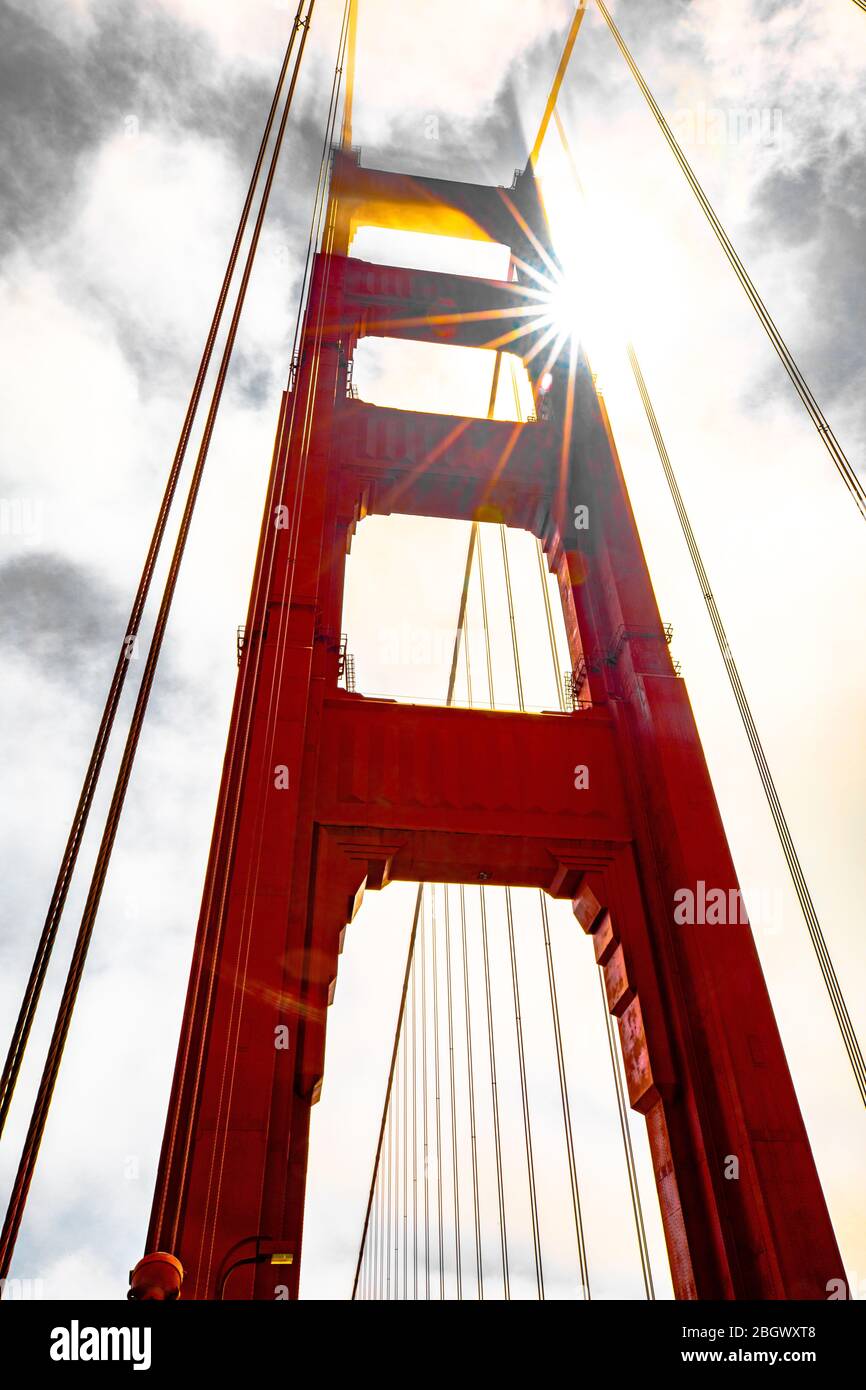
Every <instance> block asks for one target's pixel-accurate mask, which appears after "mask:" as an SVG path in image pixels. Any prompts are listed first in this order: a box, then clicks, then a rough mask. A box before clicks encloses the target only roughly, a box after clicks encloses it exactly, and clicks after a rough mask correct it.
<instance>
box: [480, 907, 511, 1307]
mask: <svg viewBox="0 0 866 1390" xmlns="http://www.w3.org/2000/svg"><path fill="white" fill-rule="evenodd" d="M478 896H479V899H480V903H481V946H482V950H483V952H484V997H485V1002H486V1005H487V1046H488V1051H489V1053H490V1092H491V1097H492V1102H493V1144H494V1154H495V1159H496V1197H497V1202H498V1205H499V1246H500V1253H501V1255H502V1296H503V1298H505V1299H506V1300H508V1299H510V1298H511V1280H510V1277H509V1270H508V1231H507V1227H506V1221H505V1186H504V1183H503V1178H502V1134H501V1130H500V1125H499V1092H498V1090H497V1086H496V1043H495V1041H494V1036H493V999H492V995H491V989H490V953H489V950H488V943H487V902H486V899H485V896H484V888H483V887H481V888H479V890H478Z"/></svg>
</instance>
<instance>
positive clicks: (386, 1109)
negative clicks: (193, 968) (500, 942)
mask: <svg viewBox="0 0 866 1390" xmlns="http://www.w3.org/2000/svg"><path fill="white" fill-rule="evenodd" d="M423 891H424V886H423V884H419V885H418V891H417V893H416V895H415V912H414V915H413V918H412V927H411V930H410V932H409V949H408V952H407V955H406V969H405V971H404V974H403V987H402V990H401V992H400V1005H399V1008H398V1010H397V1026H396V1028H395V1030H394V1043H393V1046H392V1048H391V1064H390V1066H389V1068H388V1080H387V1083H386V1086H385V1101H384V1104H383V1106H382V1119H381V1122H380V1124H379V1135H378V1139H377V1141H376V1154H375V1157H374V1159H373V1176H372V1178H371V1180H370V1192H369V1195H368V1198H367V1209H366V1211H365V1213H364V1225H363V1229H362V1231H361V1243H360V1245H359V1247H358V1260H357V1264H356V1266H355V1278H354V1281H353V1283H352V1295H351V1296H352V1298H353V1299H354V1298H355V1296H356V1292H357V1288H358V1275H359V1272H360V1268H361V1259H362V1257H363V1254H364V1246H365V1245H366V1242H367V1232H368V1229H369V1226H370V1209H371V1207H372V1204H373V1194H374V1192H375V1188H376V1183H377V1181H378V1175H379V1168H380V1161H381V1157H382V1148H383V1141H384V1135H385V1128H386V1125H387V1123H389V1117H390V1113H391V1097H392V1094H393V1089H394V1077H395V1073H396V1069H397V1052H398V1048H399V1044H400V1037H401V1033H402V1027H403V1017H404V1014H405V1011H406V995H407V992H408V988H409V976H410V971H411V968H412V960H413V957H414V954H415V937H416V934H417V931H418V923H419V921H420V920H421V912H422V897H423Z"/></svg>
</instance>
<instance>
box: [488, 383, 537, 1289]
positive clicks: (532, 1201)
mask: <svg viewBox="0 0 866 1390" xmlns="http://www.w3.org/2000/svg"><path fill="white" fill-rule="evenodd" d="M517 407H518V416H519V414H520V404H519V401H517ZM499 535H500V539H501V542H502V570H503V574H504V577H505V593H506V598H507V600H508V621H509V624H510V627H511V647H512V654H513V657H514V679H515V681H516V683H517V703H518V707H519V708H520V710H521V711H522V710H524V709H525V705H524V700H523V677H522V675H521V669H520V648H519V646H518V642H517V625H516V623H515V618H514V595H513V592H512V587H511V567H510V565H509V563H508V541H507V539H506V528H505V526H500V527H499ZM505 914H506V917H507V920H508V950H509V955H510V958H511V987H512V993H513V996H514V1022H515V1028H516V1032H517V1059H518V1067H519V1072H520V1100H521V1105H522V1108H523V1137H524V1143H525V1146H526V1173H527V1180H528V1183H529V1209H530V1215H531V1218H532V1244H533V1251H534V1255H535V1281H536V1285H537V1287H538V1297H539V1298H540V1299H543V1298H544V1268H543V1263H542V1257H541V1235H540V1229H539V1221H538V1193H537V1189H536V1183H535V1161H534V1158H533V1153H532V1125H531V1122H530V1116H529V1088H528V1084H527V1079H526V1056H525V1051H524V1044H523V1021H522V1019H521V1014H520V986H519V984H518V980H517V951H516V946H515V940H514V915H513V912H512V904H511V889H510V888H506V889H505Z"/></svg>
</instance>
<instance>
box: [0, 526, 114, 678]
mask: <svg viewBox="0 0 866 1390" xmlns="http://www.w3.org/2000/svg"><path fill="white" fill-rule="evenodd" d="M126 616H127V615H126V614H125V613H124V611H123V608H122V605H121V604H120V602H119V601H118V598H117V596H116V594H114V593H113V592H112V590H111V589H110V588H107V587H106V585H105V583H104V581H103V580H102V579H101V578H100V577H99V576H98V575H97V574H96V572H95V571H90V570H87V569H85V568H84V567H82V566H80V565H77V564H75V563H74V562H73V561H71V560H69V559H67V558H66V557H65V556H62V555H52V554H50V553H44V552H40V553H33V554H24V555H18V556H14V557H13V558H11V559H9V560H7V561H6V562H5V564H3V565H0V650H2V649H4V648H5V649H6V650H8V651H11V652H14V653H16V654H17V655H18V656H24V657H26V658H27V660H28V661H29V662H31V663H32V664H33V666H34V667H36V668H37V669H38V670H39V671H40V672H42V673H43V674H44V675H46V676H48V677H52V676H53V677H54V678H56V679H58V680H60V681H61V682H63V683H64V684H67V683H68V684H70V685H72V686H73V687H77V688H79V689H80V688H81V687H82V686H83V687H89V686H90V685H91V683H94V682H104V681H105V679H106V676H107V674H108V673H109V667H110V665H113V662H114V659H115V655H116V650H117V647H116V644H117V642H118V640H119V638H120V637H121V636H122V634H123V631H124V626H123V625H124V622H125V620H126Z"/></svg>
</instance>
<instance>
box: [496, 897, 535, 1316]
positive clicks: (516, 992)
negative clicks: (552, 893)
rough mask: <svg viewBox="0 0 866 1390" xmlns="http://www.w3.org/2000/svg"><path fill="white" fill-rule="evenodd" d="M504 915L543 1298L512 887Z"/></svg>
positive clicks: (524, 1130) (530, 1200)
mask: <svg viewBox="0 0 866 1390" xmlns="http://www.w3.org/2000/svg"><path fill="white" fill-rule="evenodd" d="M505 915H506V918H507V922H508V952H509V957H510V960H511V988H512V993H513V996H514V1026H515V1030H516V1033H517V1061H518V1067H519V1070H520V1102H521V1106H522V1108H523V1139H524V1144H525V1147H526V1175H527V1181H528V1183H529V1212H530V1216H531V1219H532V1248H533V1254H534V1257H535V1282H536V1285H537V1288H538V1297H539V1298H540V1299H543V1298H544V1268H543V1264H542V1258H541V1237H540V1233H539V1224H538V1194H537V1191H536V1185H535V1160H534V1158H533V1153H532V1125H531V1122H530V1117H529V1087H528V1084H527V1080H526V1056H525V1052H524V1046H523V1021H522V1019H521V1016H520V986H519V984H518V981H517V951H516V948H515V942H514V915H513V912H512V907H511V889H510V888H506V890H505Z"/></svg>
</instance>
